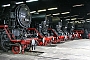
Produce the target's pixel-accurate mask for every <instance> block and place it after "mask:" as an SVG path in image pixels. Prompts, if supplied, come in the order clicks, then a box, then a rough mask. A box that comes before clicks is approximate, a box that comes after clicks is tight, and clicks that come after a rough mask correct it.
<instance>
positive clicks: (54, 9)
mask: <svg viewBox="0 0 90 60" xmlns="http://www.w3.org/2000/svg"><path fill="white" fill-rule="evenodd" d="M55 9H58V8H57V7H55V8H48V10H55Z"/></svg>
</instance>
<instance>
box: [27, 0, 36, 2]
mask: <svg viewBox="0 0 90 60" xmlns="http://www.w3.org/2000/svg"><path fill="white" fill-rule="evenodd" d="M34 1H38V0H27V1H26V2H34Z"/></svg>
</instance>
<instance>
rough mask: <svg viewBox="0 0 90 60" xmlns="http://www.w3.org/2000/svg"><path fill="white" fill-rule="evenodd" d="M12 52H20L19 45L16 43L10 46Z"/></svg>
mask: <svg viewBox="0 0 90 60" xmlns="http://www.w3.org/2000/svg"><path fill="white" fill-rule="evenodd" d="M12 52H13V53H14V54H19V53H21V45H20V44H18V43H16V44H15V46H12Z"/></svg>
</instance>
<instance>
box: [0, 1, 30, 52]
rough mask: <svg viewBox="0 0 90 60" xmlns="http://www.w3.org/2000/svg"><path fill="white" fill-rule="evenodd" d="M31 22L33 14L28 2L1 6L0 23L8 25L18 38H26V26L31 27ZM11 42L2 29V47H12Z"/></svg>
mask: <svg viewBox="0 0 90 60" xmlns="http://www.w3.org/2000/svg"><path fill="white" fill-rule="evenodd" d="M30 24H31V14H30V10H29V7H28V6H27V5H26V4H19V5H16V4H15V2H11V3H10V6H9V7H1V8H0V25H8V27H9V30H10V31H11V33H12V34H14V35H15V38H16V39H25V34H26V33H27V31H26V28H28V27H30ZM9 43H10V40H9V38H8V37H7V34H6V32H5V30H3V29H0V47H1V48H2V49H3V50H5V51H6V50H7V49H9V48H10V46H8V45H9Z"/></svg>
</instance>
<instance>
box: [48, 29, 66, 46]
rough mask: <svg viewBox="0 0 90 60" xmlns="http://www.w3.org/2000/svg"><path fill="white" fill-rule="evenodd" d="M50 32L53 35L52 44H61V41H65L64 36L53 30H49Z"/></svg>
mask: <svg viewBox="0 0 90 60" xmlns="http://www.w3.org/2000/svg"><path fill="white" fill-rule="evenodd" d="M48 31H51V32H52V33H53V40H52V43H54V44H55V43H59V42H61V41H64V36H62V35H60V36H59V35H58V34H57V33H56V32H55V31H54V30H53V29H52V28H49V29H48Z"/></svg>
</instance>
